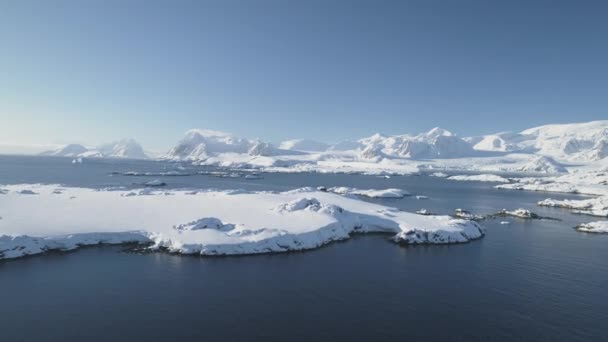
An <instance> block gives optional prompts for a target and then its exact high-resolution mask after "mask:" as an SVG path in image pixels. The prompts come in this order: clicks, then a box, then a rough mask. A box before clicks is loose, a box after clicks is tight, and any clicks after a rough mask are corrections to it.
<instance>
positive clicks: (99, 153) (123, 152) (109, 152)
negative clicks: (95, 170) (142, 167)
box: [41, 139, 148, 159]
mask: <svg viewBox="0 0 608 342" xmlns="http://www.w3.org/2000/svg"><path fill="white" fill-rule="evenodd" d="M41 155H44V156H61V157H77V158H86V157H88V158H124V159H147V158H148V155H147V154H146V153H145V152H144V150H143V148H142V147H141V145H140V144H139V143H137V142H136V141H135V140H133V139H121V140H118V141H114V142H111V143H107V144H102V145H100V146H97V147H85V146H84V145H80V144H68V145H65V146H62V147H59V148H57V149H55V150H51V151H46V152H42V153H41Z"/></svg>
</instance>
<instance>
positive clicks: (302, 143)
mask: <svg viewBox="0 0 608 342" xmlns="http://www.w3.org/2000/svg"><path fill="white" fill-rule="evenodd" d="M329 147H330V145H328V144H326V143H323V142H320V141H315V140H310V139H293V140H286V141H283V142H281V143H280V144H279V148H280V149H282V150H293V151H304V152H324V151H327V149H329Z"/></svg>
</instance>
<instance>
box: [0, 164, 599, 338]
mask: <svg viewBox="0 0 608 342" xmlns="http://www.w3.org/2000/svg"><path fill="white" fill-rule="evenodd" d="M70 161H71V160H70V159H65V158H33V157H0V184H9V183H32V182H42V183H61V184H65V185H72V186H86V187H92V188H100V187H107V186H127V187H131V186H137V185H136V184H137V183H142V182H145V181H147V180H151V179H155V178H161V179H163V180H164V181H166V182H167V183H168V187H170V188H185V187H198V188H201V187H202V188H209V187H212V188H222V189H228V188H230V189H233V188H242V189H249V190H289V189H293V188H296V187H301V186H319V185H325V186H337V185H343V186H355V187H359V188H386V187H399V188H404V189H407V190H409V191H410V192H412V193H414V194H420V195H426V196H429V199H428V200H417V199H416V198H415V197H408V198H405V199H401V200H394V199H392V200H389V199H384V200H370V201H374V202H379V203H383V204H386V205H391V206H395V207H398V208H401V209H404V210H417V209H420V208H423V207H424V208H427V209H430V210H432V211H435V212H438V213H446V214H447V213H450V212H451V211H452V210H453V209H454V208H457V207H463V208H466V209H469V210H472V211H475V212H477V213H491V212H494V211H496V210H498V209H501V208H508V209H515V208H518V207H523V208H528V209H533V210H534V211H535V212H537V213H539V214H541V215H546V216H552V217H556V218H560V219H562V221H522V220H511V219H509V221H511V222H512V223H511V224H510V225H500V224H499V221H498V220H497V221H486V222H484V223H483V225H484V226H485V227H486V229H487V234H486V236H485V237H484V238H482V239H481V240H478V241H474V242H472V243H468V244H464V245H452V246H416V247H399V246H396V245H394V244H392V243H390V242H389V241H388V236H385V235H366V236H357V237H355V238H353V239H351V240H349V241H346V242H342V243H335V244H331V245H329V246H327V247H324V248H321V249H318V250H314V251H309V252H304V253H291V254H276V255H263V256H254V257H219V258H198V257H179V256H173V255H167V254H158V253H157V254H144V255H141V254H133V253H126V252H124V247H95V248H85V249H82V250H80V251H77V252H73V253H67V254H51V255H45V256H41V257H32V258H26V259H22V260H17V261H10V262H1V263H0V303H1V304H0V317H1V319H0V341H58V340H62V339H63V340H79V339H80V340H87V341H135V340H147V341H156V340H165V341H167V340H169V341H171V340H178V339H180V340H194V339H197V340H203V339H206V340H211V341H215V340H220V339H222V340H228V341H244V340H253V339H257V340H260V339H266V340H298V341H310V340H313V339H314V340H320V341H335V340H338V339H341V340H352V341H369V340H374V341H378V340H397V339H406V338H409V339H411V340H433V341H445V340H455V341H513V340H517V341H605V340H608V328H607V327H606V323H605V322H607V321H608V295H607V294H606V288H608V266H607V265H608V248H606V244H607V243H608V236H606V235H592V234H583V233H578V232H576V231H575V230H574V229H572V227H573V226H574V225H575V224H577V223H580V222H584V221H592V220H594V219H593V218H590V217H586V216H577V215H571V214H570V213H569V212H568V211H565V210H560V209H554V208H540V207H537V206H536V205H535V203H536V201H538V200H540V199H544V198H546V197H549V196H550V197H553V198H563V197H564V196H561V195H556V194H542V193H533V192H519V191H498V190H495V189H493V188H492V185H491V184H484V183H472V182H453V181H447V180H444V179H438V178H434V177H428V176H407V177H391V178H390V179H384V178H379V177H374V176H363V175H323V174H264V175H263V176H264V178H263V179H259V180H245V179H243V178H234V179H233V178H217V177H210V176H207V175H193V176H186V177H127V176H122V175H117V174H112V173H113V172H127V171H139V172H160V171H169V170H172V169H173V170H174V169H175V168H176V167H178V165H177V164H171V163H159V162H124V161H123V162H117V161H103V160H99V161H85V163H83V164H81V165H72V164H71V163H70ZM183 167H184V168H185V169H186V172H189V171H192V172H193V173H194V172H197V171H200V170H203V169H202V168H194V167H190V166H187V165H183ZM181 169H182V168H181V167H180V170H181ZM182 171H184V170H182ZM567 197H572V196H567Z"/></svg>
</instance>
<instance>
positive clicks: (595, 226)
mask: <svg viewBox="0 0 608 342" xmlns="http://www.w3.org/2000/svg"><path fill="white" fill-rule="evenodd" d="M576 230H578V231H579V232H585V233H603V234H606V233H608V221H596V222H589V223H581V224H579V225H578V226H577V227H576Z"/></svg>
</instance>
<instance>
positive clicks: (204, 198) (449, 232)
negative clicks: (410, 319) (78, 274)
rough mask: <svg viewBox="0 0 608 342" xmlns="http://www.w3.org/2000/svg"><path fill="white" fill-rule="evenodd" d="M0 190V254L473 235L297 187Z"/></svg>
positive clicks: (476, 229)
mask: <svg viewBox="0 0 608 342" xmlns="http://www.w3.org/2000/svg"><path fill="white" fill-rule="evenodd" d="M2 188H3V189H4V191H3V192H2V194H0V216H1V217H2V219H0V258H15V257H21V256H25V255H31V254H37V253H42V252H45V251H48V250H69V249H74V248H77V247H79V246H83V245H92V244H98V243H124V242H137V243H149V244H151V247H150V248H152V249H159V248H163V249H167V250H168V251H170V252H175V253H183V254H198V255H229V254H257V253H270V252H285V251H292V250H305V249H313V248H317V247H319V246H322V245H324V244H327V243H329V242H331V241H336V240H343V239H347V238H349V236H350V235H351V234H353V233H357V232H362V233H364V232H385V233H391V234H394V236H393V240H394V241H395V242H398V243H404V244H417V243H434V244H435V243H436V244H446V243H462V242H467V241H469V240H472V239H477V238H480V237H481V236H482V235H483V230H482V229H481V227H480V226H479V225H478V224H477V223H474V222H470V221H466V220H459V219H453V218H450V217H448V216H420V215H416V214H412V213H406V212H402V211H398V210H396V209H393V208H389V207H385V206H381V205H376V204H371V203H367V202H364V201H361V200H358V199H356V198H351V197H345V196H341V195H336V194H333V193H328V192H322V191H316V190H313V189H307V188H305V189H298V190H293V191H288V192H283V193H270V192H239V191H187V190H182V191H171V192H167V191H162V190H158V189H141V190H131V191H126V190H118V191H97V190H92V189H84V188H63V187H60V186H54V185H8V186H2Z"/></svg>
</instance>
